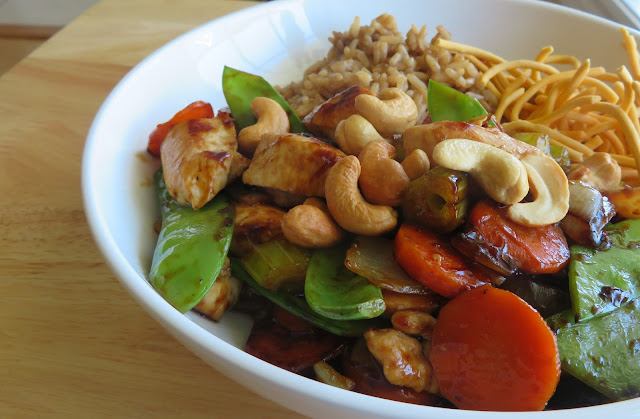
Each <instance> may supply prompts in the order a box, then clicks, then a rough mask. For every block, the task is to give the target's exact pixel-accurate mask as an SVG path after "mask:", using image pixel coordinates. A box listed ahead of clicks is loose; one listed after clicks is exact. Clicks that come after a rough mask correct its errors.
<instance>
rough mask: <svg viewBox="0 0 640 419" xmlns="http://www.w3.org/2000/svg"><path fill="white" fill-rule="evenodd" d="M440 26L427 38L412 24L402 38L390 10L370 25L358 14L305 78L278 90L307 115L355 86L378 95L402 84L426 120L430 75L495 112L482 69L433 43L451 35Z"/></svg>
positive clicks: (423, 30) (336, 35) (336, 34)
mask: <svg viewBox="0 0 640 419" xmlns="http://www.w3.org/2000/svg"><path fill="white" fill-rule="evenodd" d="M436 29H437V33H436V34H435V36H434V37H433V39H432V40H431V41H430V42H428V41H427V40H426V38H427V27H426V26H422V27H421V28H417V27H416V26H415V25H412V26H411V28H410V29H409V31H408V32H407V34H406V36H403V35H402V33H400V32H399V31H398V25H397V22H396V20H395V18H394V17H393V16H391V15H389V14H383V15H380V16H378V17H377V18H375V19H374V20H373V21H371V24H370V25H369V26H366V25H365V26H362V25H360V18H358V17H356V18H355V19H354V21H353V23H352V24H351V27H350V28H349V29H348V30H347V31H345V32H333V36H332V37H331V38H329V41H330V42H331V44H332V47H331V49H330V50H329V53H328V54H327V56H326V57H325V58H324V59H322V60H320V61H318V62H316V63H315V64H313V65H312V66H311V67H309V68H308V69H307V70H306V71H305V73H304V77H303V79H302V81H300V82H293V83H290V84H289V85H287V86H284V87H281V88H279V91H280V93H281V94H282V95H283V96H284V98H285V99H286V100H287V101H288V102H289V103H290V104H291V105H292V107H293V109H295V111H296V113H297V114H298V115H299V116H301V117H303V116H305V115H306V114H308V113H309V112H311V111H312V110H313V109H314V108H315V107H316V106H318V105H319V104H321V103H323V102H324V101H326V100H327V99H329V98H330V97H332V96H333V95H335V94H336V93H339V92H341V91H342V90H344V89H346V88H348V87H351V86H353V85H359V86H363V87H367V88H368V89H370V90H372V91H373V92H374V93H376V94H377V93H378V92H379V91H380V90H381V89H384V88H387V87H398V88H400V89H402V90H403V91H405V92H406V93H407V94H408V95H409V96H411V97H412V98H413V100H414V101H415V102H416V105H417V106H418V111H419V120H423V119H424V118H425V117H426V115H427V84H426V83H427V81H428V80H429V79H430V78H432V79H434V80H436V81H439V82H442V83H445V84H447V85H450V86H454V87H455V88H456V89H458V90H461V91H463V92H466V93H467V94H469V95H471V96H473V97H475V98H477V99H478V100H480V102H481V103H482V105H483V106H484V107H485V108H486V109H487V110H488V111H489V112H493V111H494V110H495V109H496V107H497V106H498V99H497V97H496V95H495V94H494V93H492V92H491V91H490V89H488V88H481V87H479V83H478V81H479V79H480V77H481V76H482V74H483V72H482V71H480V70H479V69H478V68H477V66H476V64H474V63H473V62H471V61H470V60H469V59H468V58H467V56H466V55H465V54H457V53H452V52H451V51H448V50H446V49H444V48H441V47H438V46H436V45H434V41H435V40H436V39H438V38H443V39H447V40H449V39H451V35H450V34H449V32H448V31H447V30H446V29H445V28H443V27H442V26H438V27H437V28H436Z"/></svg>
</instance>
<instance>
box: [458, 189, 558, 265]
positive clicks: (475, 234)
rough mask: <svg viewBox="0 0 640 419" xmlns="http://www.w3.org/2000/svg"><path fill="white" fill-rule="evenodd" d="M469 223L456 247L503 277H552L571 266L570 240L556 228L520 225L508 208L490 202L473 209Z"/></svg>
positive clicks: (479, 204) (469, 216) (477, 205)
mask: <svg viewBox="0 0 640 419" xmlns="http://www.w3.org/2000/svg"><path fill="white" fill-rule="evenodd" d="M467 221H468V224H469V226H468V227H467V228H466V230H465V231H464V232H463V233H462V234H461V235H460V236H459V237H456V238H454V239H453V241H452V244H453V246H454V247H455V248H456V249H458V250H459V251H461V252H462V253H464V254H465V255H467V256H468V257H469V258H471V259H473V260H475V261H476V262H479V263H483V264H485V265H486V266H488V267H490V268H493V269H497V270H498V271H500V272H502V273H514V272H516V271H518V270H519V271H522V272H525V273H530V274H552V273H556V272H558V271H560V270H561V269H562V268H564V267H565V266H566V265H567V263H568V262H569V256H570V252H569V246H568V245H567V239H566V237H565V235H564V233H563V232H562V229H561V228H560V227H559V226H558V225H557V224H551V225H547V226H543V227H527V226H523V225H520V224H518V223H516V222H515V221H512V220H511V219H510V218H509V217H508V216H507V209H506V207H502V206H500V205H498V204H497V203H495V202H493V201H491V200H488V199H485V200H482V201H480V202H478V203H477V204H476V206H475V207H473V209H472V210H471V211H470V212H469V215H468V217H467ZM490 261H492V262H493V265H492V264H491V263H488V262H490Z"/></svg>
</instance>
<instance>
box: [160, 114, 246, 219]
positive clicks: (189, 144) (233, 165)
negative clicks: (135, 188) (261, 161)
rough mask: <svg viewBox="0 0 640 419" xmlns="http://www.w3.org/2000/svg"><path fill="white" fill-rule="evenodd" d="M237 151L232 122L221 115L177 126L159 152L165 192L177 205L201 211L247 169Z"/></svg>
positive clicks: (226, 115)
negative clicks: (188, 206)
mask: <svg viewBox="0 0 640 419" xmlns="http://www.w3.org/2000/svg"><path fill="white" fill-rule="evenodd" d="M237 150H238V142H237V141H236V129H235V126H234V123H233V119H232V118H231V117H230V116H229V114H227V113H225V112H219V113H218V116H216V117H215V118H203V119H192V120H188V121H184V122H180V123H179V124H177V125H176V126H174V127H173V128H172V129H171V131H169V133H168V134H167V137H166V139H165V140H164V142H163V143H162V147H161V149H160V157H161V159H162V167H163V170H164V182H165V184H166V186H167V190H168V191H169V193H170V194H171V196H172V197H173V198H174V199H175V200H176V201H177V202H179V203H180V204H183V205H191V206H192V207H193V209H199V208H201V207H202V206H204V205H205V204H206V203H207V202H209V201H210V200H211V199H212V198H213V197H214V196H216V194H217V193H218V192H220V190H222V188H224V187H225V186H226V185H227V183H228V182H230V181H231V180H233V176H236V177H237V176H240V175H241V174H242V172H243V170H244V168H246V167H247V166H248V163H249V161H248V159H247V158H246V157H244V156H242V155H241V154H240V153H238V151H237Z"/></svg>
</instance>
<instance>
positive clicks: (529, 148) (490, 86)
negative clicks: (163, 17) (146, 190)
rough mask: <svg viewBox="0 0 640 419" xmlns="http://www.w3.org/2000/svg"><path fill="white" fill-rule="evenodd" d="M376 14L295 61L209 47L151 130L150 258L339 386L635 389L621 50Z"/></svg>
mask: <svg viewBox="0 0 640 419" xmlns="http://www.w3.org/2000/svg"><path fill="white" fill-rule="evenodd" d="M426 31H427V30H426V27H422V28H417V27H415V26H412V27H411V29H410V30H409V31H408V33H407V34H406V35H403V34H402V33H400V32H399V30H398V28H397V24H396V21H395V19H394V18H393V17H392V16H390V15H388V14H384V15H381V16H379V17H378V18H376V19H374V20H373V21H372V22H371V24H370V25H360V21H359V19H358V18H356V19H355V20H354V23H353V24H352V26H351V27H350V28H349V29H348V30H347V31H345V32H334V34H333V36H332V37H331V38H330V42H331V43H332V47H331V49H330V51H329V53H328V55H327V56H326V57H325V58H323V59H322V60H320V61H318V62H317V63H316V64H314V65H313V66H311V67H310V68H309V69H308V70H307V71H306V72H305V74H304V77H303V79H302V80H301V81H298V82H293V83H291V84H290V85H287V86H275V87H274V86H272V85H270V84H269V83H268V82H267V81H266V80H265V79H263V78H262V77H260V76H259V75H253V74H248V73H245V72H243V71H241V70H239V69H233V68H230V67H225V69H224V71H223V74H222V86H223V92H224V95H225V98H226V101H227V103H226V104H216V105H217V108H218V109H219V110H216V111H214V106H213V105H212V104H210V103H208V102H205V101H203V100H202V99H203V98H194V99H197V100H196V101H194V102H193V103H191V104H189V105H187V106H186V107H184V108H183V109H182V110H178V109H176V111H178V112H177V113H176V114H175V115H174V116H173V117H171V118H169V115H168V118H167V119H168V120H167V122H164V123H161V124H159V125H158V126H157V127H156V128H155V129H154V130H153V131H152V132H151V135H150V136H149V142H148V152H149V153H150V154H152V155H153V156H155V157H157V158H158V159H159V160H160V162H161V165H162V167H161V169H160V170H158V172H157V173H156V175H155V178H154V185H155V190H156V195H157V198H158V201H159V205H160V208H161V216H162V220H161V226H159V227H158V233H159V237H158V242H157V247H156V249H155V253H154V255H153V261H152V265H151V269H150V273H149V281H150V283H151V284H152V285H153V287H154V288H155V289H156V290H157V291H158V292H159V293H160V294H161V295H162V296H163V297H164V298H165V299H166V300H167V301H168V302H169V303H170V304H171V305H173V306H174V307H175V308H176V309H177V310H179V311H180V312H183V313H184V312H187V311H189V310H195V311H197V312H199V313H201V314H202V315H204V316H207V317H209V318H210V319H212V320H214V321H218V320H220V318H221V317H222V316H223V314H224V313H225V312H226V311H228V310H231V309H233V310H237V311H241V312H244V313H248V314H249V315H251V316H252V317H253V320H254V324H253V327H252V330H251V332H250V335H249V337H248V340H247V342H246V346H245V350H246V351H247V352H248V353H250V354H252V355H254V356H256V357H258V358H261V359H263V360H265V361H267V362H269V363H271V364H274V365H276V366H279V367H281V368H284V369H286V370H289V371H291V372H294V373H297V374H301V375H303V376H306V377H309V378H310V379H315V380H318V381H321V382H323V383H326V384H328V385H332V386H336V387H340V388H343V389H346V390H351V391H356V392H360V393H364V394H368V395H373V396H377V397H382V398H387V399H391V400H397V401H402V402H408V403H417V404H423V405H430V406H443V407H451V408H454V407H455V408H460V409H471V410H493V411H530V410H542V409H561V408H571V407H579V406H591V405H596V404H602V403H609V402H614V401H619V400H625V399H630V398H634V397H639V396H640V300H639V299H638V296H639V295H640V182H639V179H638V169H639V168H640V134H639V133H640V122H639V119H638V107H639V106H640V60H639V58H638V52H637V46H636V43H635V40H634V38H633V37H632V36H631V35H629V33H628V32H627V31H626V30H625V29H622V30H621V32H622V37H621V43H622V45H623V46H624V48H625V49H626V51H627V55H628V57H629V69H627V67H626V66H624V65H623V66H621V67H619V68H618V69H617V70H616V72H615V73H610V72H608V71H607V70H605V69H604V68H602V67H592V66H591V63H590V61H589V60H585V61H581V60H579V59H578V58H576V57H572V56H568V55H562V54H555V53H554V50H553V48H552V47H544V48H543V49H542V50H541V51H540V53H539V54H538V55H537V56H536V57H534V59H518V60H515V61H507V60H504V59H503V58H501V57H498V56H496V55H494V54H492V53H490V52H488V51H485V50H481V49H478V48H475V47H472V46H469V45H464V44H460V43H456V42H454V41H452V40H451V35H450V34H449V33H448V32H447V31H446V29H444V28H442V27H438V28H437V34H436V35H435V36H434V37H433V38H432V39H431V40H430V41H427V40H426Z"/></svg>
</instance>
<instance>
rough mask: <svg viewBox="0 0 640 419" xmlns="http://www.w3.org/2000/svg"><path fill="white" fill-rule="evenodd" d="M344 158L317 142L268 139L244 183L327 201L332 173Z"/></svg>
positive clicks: (292, 136) (299, 138) (287, 136)
mask: <svg viewBox="0 0 640 419" xmlns="http://www.w3.org/2000/svg"><path fill="white" fill-rule="evenodd" d="M343 157H345V154H344V153H343V152H342V151H340V150H339V149H337V148H336V147H333V146H331V145H329V144H327V143H325V142H323V141H321V140H319V139H317V138H312V137H306V136H304V135H300V134H284V135H264V136H263V138H262V141H260V144H259V145H258V148H257V149H256V152H255V154H254V155H253V160H251V164H250V165H249V168H248V169H247V170H246V171H245V172H244V174H243V175H242V180H243V181H244V183H246V184H249V185H254V186H262V187H267V188H274V189H279V190H281V191H286V192H290V193H293V194H299V195H305V196H322V197H324V183H325V180H326V178H327V175H328V174H329V169H331V168H332V167H333V165H334V164H336V163H337V162H338V160H340V159H342V158H343Z"/></svg>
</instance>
